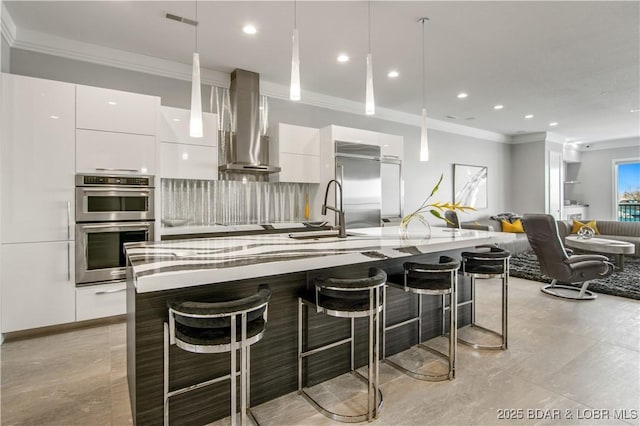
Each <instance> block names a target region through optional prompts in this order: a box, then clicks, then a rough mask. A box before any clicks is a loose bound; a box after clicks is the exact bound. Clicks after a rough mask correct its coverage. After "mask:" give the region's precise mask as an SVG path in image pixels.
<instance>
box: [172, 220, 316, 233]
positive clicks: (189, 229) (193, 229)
mask: <svg viewBox="0 0 640 426" xmlns="http://www.w3.org/2000/svg"><path fill="white" fill-rule="evenodd" d="M264 226H271V227H272V228H273V229H294V228H305V225H304V224H303V223H301V222H282V223H265V224H247V225H185V226H163V227H162V228H161V229H160V235H192V234H217V233H226V232H239V231H264V230H265V228H264ZM310 229H311V228H310Z"/></svg>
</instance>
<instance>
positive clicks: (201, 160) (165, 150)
mask: <svg viewBox="0 0 640 426" xmlns="http://www.w3.org/2000/svg"><path fill="white" fill-rule="evenodd" d="M160 177H163V178H169V179H203V180H216V179H218V147H215V146H202V145H189V144H183V143H169V142H161V143H160Z"/></svg>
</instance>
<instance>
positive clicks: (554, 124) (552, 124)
mask: <svg viewBox="0 0 640 426" xmlns="http://www.w3.org/2000/svg"><path fill="white" fill-rule="evenodd" d="M557 125H558V122H557V121H552V122H551V123H549V126H551V127H554V126H557Z"/></svg>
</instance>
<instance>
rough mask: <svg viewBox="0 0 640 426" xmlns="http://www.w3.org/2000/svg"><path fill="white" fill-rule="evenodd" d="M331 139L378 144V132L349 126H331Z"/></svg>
mask: <svg viewBox="0 0 640 426" xmlns="http://www.w3.org/2000/svg"><path fill="white" fill-rule="evenodd" d="M331 129H332V134H333V140H336V141H343V142H353V143H364V144H369V145H379V144H380V137H379V135H380V133H378V132H373V131H371V130H363V129H354V128H351V127H342V126H331Z"/></svg>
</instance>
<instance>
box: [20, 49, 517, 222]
mask: <svg viewBox="0 0 640 426" xmlns="http://www.w3.org/2000/svg"><path fill="white" fill-rule="evenodd" d="M11 72H12V73H14V74H22V75H29V76H33V77H40V78H46V79H51V80H60V81H67V82H72V83H79V84H86V85H91V86H99V87H106V88H111V89H119V90H126V91H132V92H137V93H145V94H151V95H156V96H160V97H161V98H162V104H163V105H168V106H174V107H179V108H189V105H190V96H191V88H190V83H189V82H187V81H182V80H174V79H170V78H165V77H158V76H153V75H148V74H144V73H140V72H136V71H127V70H122V69H118V68H112V67H106V66H101V65H96V64H91V63H86V62H82V61H76V60H70V59H65V58H60V57H56V56H51V55H45V54H41V53H35V52H30V51H25V50H19V49H11ZM203 98H204V99H203V105H204V109H205V111H206V110H208V108H207V106H208V105H209V102H208V100H209V88H208V87H206V88H204V89H203ZM269 102H270V103H269V120H270V125H271V126H273V125H275V124H276V123H278V122H285V123H290V124H297V125H301V126H309V127H317V128H321V127H324V126H328V125H330V124H336V125H340V126H347V127H355V128H360V129H367V130H373V131H379V132H384V133H389V134H395V135H400V136H403V137H404V141H405V163H404V165H403V166H404V173H405V176H404V178H405V212H410V211H411V210H412V209H416V208H417V207H418V206H419V205H420V203H421V202H422V201H423V200H424V198H425V197H426V196H427V195H428V193H429V191H430V190H431V188H432V187H433V186H434V185H435V184H436V182H437V180H438V178H439V176H440V174H441V173H444V181H443V183H442V185H441V187H440V191H439V192H438V193H437V194H436V196H434V200H439V201H453V163H463V164H473V165H478V166H487V167H488V197H489V208H488V209H485V210H482V211H478V212H472V213H470V214H468V215H463V216H462V217H461V219H462V220H472V219H474V218H477V217H484V216H489V215H492V214H495V213H498V212H501V211H505V205H506V198H507V194H508V188H509V175H510V168H509V158H510V146H509V145H508V144H502V143H498V142H490V141H484V140H480V139H475V138H472V137H468V136H460V135H455V134H450V133H445V132H441V131H435V130H434V131H429V138H430V141H429V143H430V150H431V154H430V158H431V161H429V162H426V163H420V162H419V161H418V160H417V158H418V152H419V139H420V129H419V128H418V127H415V126H409V125H405V124H399V123H394V122H390V121H386V120H381V119H377V118H375V117H368V116H365V115H357V114H349V113H344V112H338V111H334V110H330V109H326V108H319V107H315V106H309V105H304V104H300V103H294V102H290V101H285V100H279V99H270V101H269ZM214 108H215V106H214ZM434 221H437V219H435V218H434Z"/></svg>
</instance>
